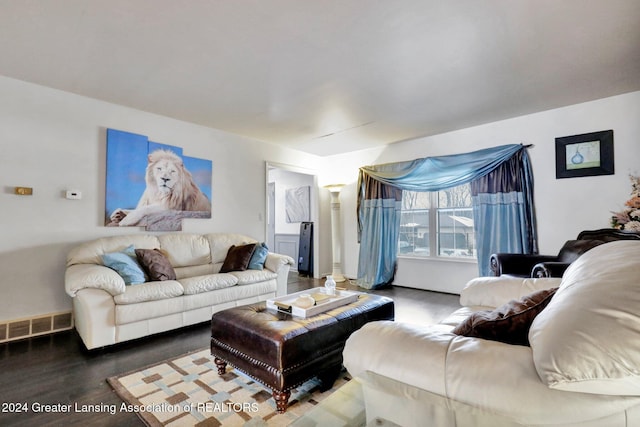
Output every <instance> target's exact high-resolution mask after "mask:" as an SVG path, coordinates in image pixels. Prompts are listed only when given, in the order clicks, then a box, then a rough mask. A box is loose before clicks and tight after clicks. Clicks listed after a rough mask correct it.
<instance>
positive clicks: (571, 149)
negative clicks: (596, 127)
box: [556, 130, 614, 179]
mask: <svg viewBox="0 0 640 427" xmlns="http://www.w3.org/2000/svg"><path fill="white" fill-rule="evenodd" d="M613 173H614V165H613V130H604V131H600V132H592V133H584V134H581V135H572V136H563V137H561V138H556V179H560V178H574V177H579V176H595V175H613Z"/></svg>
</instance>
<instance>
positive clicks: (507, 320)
mask: <svg viewBox="0 0 640 427" xmlns="http://www.w3.org/2000/svg"><path fill="white" fill-rule="evenodd" d="M557 289H558V288H553V289H544V290H542V291H537V292H534V293H532V294H530V295H527V296H525V297H522V298H521V299H520V300H512V301H509V302H508V303H506V304H504V305H502V306H500V307H498V308H496V309H495V310H493V311H489V310H487V311H478V312H476V313H473V314H472V315H470V316H469V317H468V318H467V319H466V320H464V321H463V322H462V323H460V324H459V325H458V326H456V327H455V329H454V330H453V333H454V334H457V335H464V336H467V337H477V338H484V339H486V340H492V341H500V342H504V343H507V344H514V345H526V346H528V345H529V328H530V327H531V323H532V322H533V319H535V318H536V316H537V315H538V314H539V313H540V312H541V311H542V310H544V308H545V307H546V306H547V304H549V301H551V298H552V297H553V295H554V294H555V293H556V290H557Z"/></svg>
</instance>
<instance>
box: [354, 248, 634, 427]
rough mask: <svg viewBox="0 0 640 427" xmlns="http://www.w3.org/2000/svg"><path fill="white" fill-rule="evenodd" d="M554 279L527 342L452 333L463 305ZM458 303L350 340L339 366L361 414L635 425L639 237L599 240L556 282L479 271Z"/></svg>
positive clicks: (483, 304) (405, 422) (463, 421)
mask: <svg viewBox="0 0 640 427" xmlns="http://www.w3.org/2000/svg"><path fill="white" fill-rule="evenodd" d="M557 286H559V288H558V290H557V291H556V292H555V294H554V295H553V297H552V298H551V299H550V302H549V303H548V305H547V306H546V308H544V309H543V310H542V311H541V312H540V313H539V314H537V316H536V317H535V318H534V319H533V322H532V323H530V329H529V330H528V339H529V342H530V346H523V345H511V344H505V343H504V342H498V341H493V340H487V339H482V338H478V337H469V336H461V335H456V334H454V333H453V332H452V330H453V329H454V326H455V325H457V324H459V323H460V322H462V321H463V320H465V319H466V318H467V317H468V315H469V314H470V313H472V312H475V311H478V310H492V309H493V308H495V307H498V306H501V305H502V304H504V303H506V302H508V301H509V300H512V299H517V298H520V297H521V296H523V295H527V294H530V293H532V292H533V291H536V290H540V289H546V288H553V287H557ZM460 300H461V303H462V305H463V306H464V307H463V308H462V309H461V310H459V311H457V312H455V313H453V314H452V316H451V317H449V318H448V319H447V320H445V321H444V322H442V323H441V324H437V325H412V324H408V323H404V324H403V323H395V322H373V323H369V324H367V325H365V326H364V327H363V328H362V329H360V330H359V331H358V332H356V333H354V334H353V335H352V336H351V337H350V338H349V340H348V341H347V343H346V347H345V350H344V364H345V366H346V368H347V369H348V370H349V372H350V373H351V374H352V375H353V376H354V377H355V378H356V380H357V381H359V382H360V383H362V385H363V390H364V398H365V403H366V413H367V420H368V421H371V420H373V419H375V418H382V419H385V420H388V421H392V422H394V423H396V424H398V425H401V426H403V427H410V426H426V425H429V426H437V427H453V426H456V427H479V426H480V427H482V426H487V427H488V426H491V427H512V426H551V425H553V426H564V427H568V426H572V427H578V426H580V427H596V426H597V427H622V426H624V427H632V426H640V242H637V241H619V242H612V243H607V244H604V245H601V246H599V247H596V248H594V249H592V250H591V251H589V252H587V253H586V254H584V255H583V256H582V257H581V258H579V259H578V260H577V261H575V262H574V263H573V264H572V265H571V266H570V267H569V269H568V270H567V271H566V272H565V274H564V276H563V277H562V278H561V279H552V278H549V279H514V278H500V277H492V278H478V279H475V280H472V281H471V282H470V283H469V284H468V285H467V287H466V288H465V289H464V290H463V291H462V293H461V296H460ZM526 334H527V332H526V330H525V335H524V336H525V337H527V335H526Z"/></svg>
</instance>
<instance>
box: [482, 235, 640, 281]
mask: <svg viewBox="0 0 640 427" xmlns="http://www.w3.org/2000/svg"><path fill="white" fill-rule="evenodd" d="M614 240H640V234H638V233H629V232H625V231H620V230H616V229H614V228H603V229H600V230H585V231H582V232H580V234H578V237H577V239H576V240H568V241H567V242H565V244H564V245H563V246H562V249H560V252H559V253H558V255H530V254H511V253H497V254H493V255H491V271H492V273H493V275H494V276H501V275H509V276H517V277H562V275H563V274H564V271H565V270H566V269H567V267H569V265H570V264H571V263H572V262H573V261H575V260H576V259H578V257H580V255H582V254H583V253H585V252H587V251H588V250H589V249H592V248H594V247H596V246H598V245H601V244H603V243H607V242H612V241H614Z"/></svg>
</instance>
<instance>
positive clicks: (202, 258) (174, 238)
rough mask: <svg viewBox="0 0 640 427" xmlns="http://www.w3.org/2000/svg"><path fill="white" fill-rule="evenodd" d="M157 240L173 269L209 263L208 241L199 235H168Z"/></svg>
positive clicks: (209, 249) (163, 235) (209, 250)
mask: <svg viewBox="0 0 640 427" xmlns="http://www.w3.org/2000/svg"><path fill="white" fill-rule="evenodd" d="M158 240H159V241H160V248H161V249H162V250H163V251H164V253H165V254H166V256H167V258H169V262H171V265H172V266H173V267H174V268H175V267H188V266H191V265H202V264H209V263H211V248H210V246H209V240H208V239H207V238H206V237H205V236H203V235H201V234H189V233H169V234H162V235H160V236H158Z"/></svg>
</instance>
